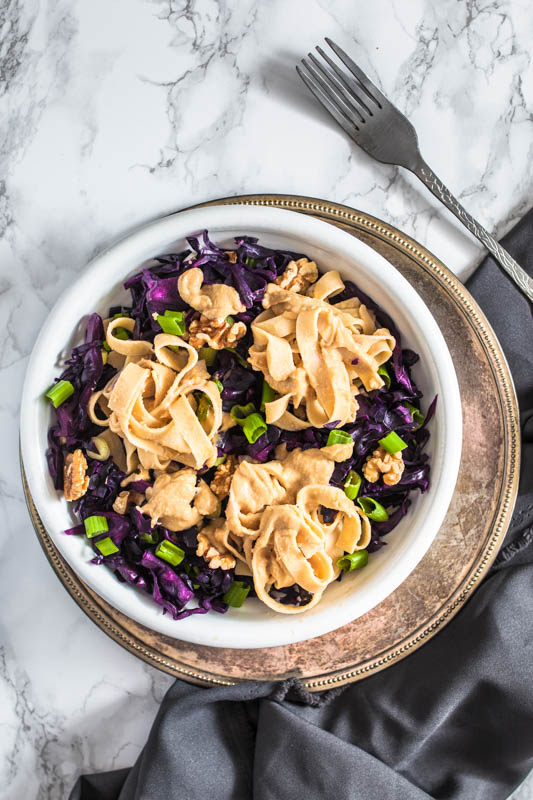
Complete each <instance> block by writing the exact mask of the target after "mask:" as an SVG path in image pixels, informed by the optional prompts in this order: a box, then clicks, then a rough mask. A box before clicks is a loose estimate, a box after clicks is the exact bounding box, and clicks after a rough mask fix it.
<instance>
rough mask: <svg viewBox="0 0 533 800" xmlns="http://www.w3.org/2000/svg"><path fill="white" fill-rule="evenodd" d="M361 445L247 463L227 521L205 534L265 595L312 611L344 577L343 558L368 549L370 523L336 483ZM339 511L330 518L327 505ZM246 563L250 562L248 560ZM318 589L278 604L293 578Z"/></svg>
mask: <svg viewBox="0 0 533 800" xmlns="http://www.w3.org/2000/svg"><path fill="white" fill-rule="evenodd" d="M352 449H353V445H332V446H329V447H323V448H322V449H309V450H305V451H302V450H293V451H292V452H291V453H289V454H288V455H287V454H285V453H282V454H281V456H282V457H281V458H280V459H277V460H274V461H269V462H267V463H265V464H253V463H250V462H247V461H242V462H241V463H240V465H239V467H238V468H237V470H236V472H235V474H234V476H233V480H232V483H231V489H230V494H229V500H228V506H227V508H226V519H225V520H223V519H216V520H213V522H211V523H209V524H208V525H207V526H206V527H205V528H204V529H203V530H202V534H203V535H204V536H205V537H206V538H207V540H209V541H210V543H211V544H212V545H213V547H216V549H217V551H218V552H219V553H220V554H223V555H228V554H231V555H233V556H234V557H235V559H237V560H238V561H239V562H240V563H241V565H242V566H241V567H240V569H239V567H238V568H237V570H236V571H237V573H239V571H243V572H245V573H248V574H249V573H251V574H252V576H253V581H254V587H255V591H256V593H257V596H258V597H259V599H260V600H262V601H263V603H265V604H266V605H267V606H269V607H270V608H272V609H274V610H275V611H279V612H281V613H284V614H295V613H301V612H303V611H307V610H308V609H309V608H311V607H312V606H314V605H316V603H318V602H319V600H320V598H321V596H322V594H323V592H324V590H325V589H326V587H327V586H328V584H330V583H331V582H332V581H334V580H335V579H336V578H337V577H338V575H339V568H338V566H337V560H338V559H339V558H340V557H341V556H342V555H343V554H344V553H345V552H348V553H352V552H354V551H355V550H361V549H364V548H365V547H367V545H368V544H369V542H370V522H369V520H368V518H367V517H366V515H365V514H364V513H363V512H362V511H361V510H360V509H359V508H357V506H356V505H355V504H354V503H353V502H351V501H350V500H348V498H347V497H346V495H345V494H344V492H343V491H342V489H338V488H336V487H334V486H329V485H328V484H329V481H330V479H331V475H332V473H333V469H334V467H335V462H336V461H344V460H345V459H346V458H349V457H350V454H351V451H352ZM323 507H325V508H328V509H332V510H333V511H335V512H336V513H335V515H334V518H333V520H332V522H330V523H326V522H325V521H324V519H323V516H322V512H321V509H322V508H323ZM244 565H245V566H244ZM295 583H296V584H298V585H299V586H301V587H302V588H303V589H305V590H306V591H308V592H311V593H312V595H313V598H312V600H311V601H310V602H309V603H308V604H306V605H304V606H291V605H286V604H283V603H280V602H278V601H277V600H276V599H275V598H274V597H272V596H271V595H270V593H269V592H270V590H271V589H272V588H275V589H282V588H285V587H288V586H292V585H293V584H295Z"/></svg>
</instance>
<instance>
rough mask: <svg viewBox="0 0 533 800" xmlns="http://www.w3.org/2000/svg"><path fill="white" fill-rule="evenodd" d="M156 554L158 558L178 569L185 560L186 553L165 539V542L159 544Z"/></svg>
mask: <svg viewBox="0 0 533 800" xmlns="http://www.w3.org/2000/svg"><path fill="white" fill-rule="evenodd" d="M154 553H155V555H156V556H159V558H162V559H163V561H166V562H167V563H169V564H172V566H173V567H177V566H178V564H181V562H182V561H183V559H184V558H185V552H184V551H183V550H182V549H181V547H178V545H177V544H173V543H172V542H169V541H168V539H163V541H161V542H159V544H158V545H157V547H156V548H155V550H154Z"/></svg>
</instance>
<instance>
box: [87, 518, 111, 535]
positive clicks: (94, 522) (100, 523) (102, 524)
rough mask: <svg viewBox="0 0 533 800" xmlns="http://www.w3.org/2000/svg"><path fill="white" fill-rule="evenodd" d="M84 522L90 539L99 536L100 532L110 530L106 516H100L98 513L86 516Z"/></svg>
mask: <svg viewBox="0 0 533 800" xmlns="http://www.w3.org/2000/svg"><path fill="white" fill-rule="evenodd" d="M83 524H84V526H85V535H86V536H87V538H88V539H92V538H93V536H98V534H99V533H105V532H106V531H108V530H109V525H108V524H107V518H106V517H99V516H97V515H93V516H92V517H86V518H85V519H84V520H83Z"/></svg>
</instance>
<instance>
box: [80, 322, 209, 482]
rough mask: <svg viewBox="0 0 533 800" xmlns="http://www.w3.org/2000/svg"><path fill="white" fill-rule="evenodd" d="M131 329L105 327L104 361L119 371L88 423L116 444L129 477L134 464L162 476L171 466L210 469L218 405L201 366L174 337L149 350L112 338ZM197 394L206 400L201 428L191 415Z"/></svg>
mask: <svg viewBox="0 0 533 800" xmlns="http://www.w3.org/2000/svg"><path fill="white" fill-rule="evenodd" d="M134 325H135V323H134V320H132V319H130V318H128V317H119V318H117V319H113V320H110V321H108V323H107V331H106V341H107V343H108V345H109V347H110V348H111V351H110V354H109V360H110V361H111V362H112V363H113V366H116V367H117V368H118V369H119V371H118V372H117V373H116V374H115V375H114V376H113V378H112V379H111V380H110V381H109V383H108V384H107V385H106V386H105V388H104V389H103V390H101V391H98V392H94V393H93V395H92V396H91V399H90V401H89V405H88V412H89V416H90V418H91V420H92V421H93V422H95V423H96V424H97V425H100V426H102V427H107V428H108V429H109V432H110V433H111V434H115V435H116V436H118V437H119V438H120V440H121V441H122V444H123V446H124V449H125V461H126V471H127V472H128V473H130V472H132V471H133V470H134V469H135V468H136V466H137V465H138V464H140V466H141V467H142V468H143V469H144V470H148V469H156V470H165V469H167V467H168V466H169V465H170V462H171V461H178V462H180V463H181V464H184V465H186V466H188V467H193V468H195V469H200V468H201V467H202V466H204V464H205V465H207V466H208V467H209V466H213V464H214V463H215V460H216V457H217V448H216V444H215V441H216V436H217V433H218V431H219V429H220V426H221V424H222V401H221V398H220V392H219V390H218V388H217V386H216V384H215V383H214V381H212V380H210V376H209V373H208V372H207V369H206V366H205V362H204V361H202V360H200V361H199V360H198V352H197V351H196V350H195V349H194V348H193V347H191V345H190V344H188V342H186V341H184V340H183V339H181V338H180V337H179V336H174V335H172V334H166V333H162V334H158V335H157V336H156V337H155V339H154V343H153V345H152V344H151V343H150V342H146V341H142V340H133V339H127V340H124V339H120V338H117V337H116V336H115V334H114V332H115V330H116V328H118V327H121V328H125V329H126V330H129V331H130V332H132V331H133V329H134ZM198 393H201V394H203V395H205V396H206V397H207V400H208V408H209V412H208V414H207V416H206V419H205V421H204V422H203V423H201V422H200V421H199V419H198V416H197V415H196V413H195V412H196V407H197V402H198V401H197V396H198ZM102 415H103V416H102ZM111 438H113V437H111ZM112 445H114V446H116V442H113V443H112Z"/></svg>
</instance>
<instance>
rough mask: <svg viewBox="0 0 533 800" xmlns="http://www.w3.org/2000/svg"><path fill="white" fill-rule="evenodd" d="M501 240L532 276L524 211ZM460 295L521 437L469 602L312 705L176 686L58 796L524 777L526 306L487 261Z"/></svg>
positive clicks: (343, 795)
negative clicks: (487, 566)
mask: <svg viewBox="0 0 533 800" xmlns="http://www.w3.org/2000/svg"><path fill="white" fill-rule="evenodd" d="M503 243H504V244H505V246H506V247H507V248H508V250H509V251H510V252H511V253H512V254H513V255H514V257H515V258H516V259H517V260H518V261H519V263H520V264H522V265H523V266H524V267H525V269H527V271H528V272H529V274H530V275H533V210H532V211H531V212H529V213H528V214H527V215H526V216H525V217H524V219H523V220H522V221H521V222H520V223H519V224H518V225H517V226H516V227H515V228H514V230H513V231H511V233H510V234H508V236H506V237H505V239H504V240H503ZM469 288H470V290H471V292H472V293H473V295H474V296H475V297H476V298H477V300H478V301H479V303H480V305H481V307H482V308H483V309H484V311H485V313H486V314H487V316H488V318H489V320H490V321H491V323H492V325H493V327H494V329H495V331H496V334H497V335H498V337H499V339H500V342H501V344H502V346H503V349H504V351H505V353H506V355H507V358H508V360H509V362H510V366H511V369H512V372H513V375H514V379H515V383H516V389H517V392H518V399H519V403H520V410H521V423H522V435H523V463H522V473H521V486H520V493H519V498H518V503H517V506H516V511H515V513H514V516H513V521H512V525H511V528H510V531H509V533H508V535H507V537H506V540H505V543H504V547H503V549H502V551H501V552H500V554H499V556H498V558H497V560H496V562H495V564H494V566H493V568H492V570H491V572H490V573H489V575H488V577H487V578H486V579H485V581H484V582H483V584H482V585H481V586H480V587H479V589H478V590H477V591H476V593H475V594H474V596H473V597H472V598H471V600H470V601H469V602H468V603H467V604H466V605H465V607H464V608H463V609H462V610H461V612H460V613H459V614H458V615H457V617H456V618H455V619H454V620H452V621H451V622H450V624H449V625H447V626H446V627H445V628H444V629H443V630H442V631H441V632H440V633H439V634H438V635H437V636H435V638H433V639H432V640H431V641H429V642H428V643H427V644H426V645H424V647H422V648H420V649H419V650H417V651H416V652H415V653H413V654H412V655H411V656H409V657H408V658H406V659H404V660H403V661H401V662H400V663H398V664H396V665H395V666H393V667H390V668H389V669H387V670H385V671H384V672H380V673H379V674H377V675H374V676H372V677H369V678H367V679H366V680H364V681H361V682H360V683H356V684H354V685H353V686H350V687H348V688H345V689H339V690H333V691H330V692H328V693H325V694H322V695H320V696H317V695H309V694H308V693H307V692H306V691H305V689H304V688H303V687H302V686H301V684H299V683H298V681H297V680H295V679H291V680H289V681H285V682H284V683H270V684H264V683H247V684H241V685H238V686H234V687H221V688H215V689H199V688H196V687H193V686H189V685H188V684H186V683H183V682H182V681H179V680H178V681H176V683H175V684H174V685H173V686H172V688H171V689H170V690H169V691H168V693H167V695H166V697H165V699H164V700H163V702H162V704H161V708H160V709H159V713H158V714H157V717H156V720H155V722H154V724H153V727H152V731H151V733H150V736H149V739H148V742H147V744H146V746H145V748H144V750H143V751H142V753H141V755H140V756H139V758H138V760H137V762H136V764H135V765H134V766H133V767H132V769H131V770H129V769H124V770H118V771H114V772H107V773H100V774H96V775H92V776H82V777H81V778H80V779H79V780H78V782H77V784H76V786H75V787H74V789H73V791H72V793H71V795H70V800H171V799H172V800H173V799H174V798H176V800H178V799H179V800H206V798H207V799H208V800H230V798H231V800H248V798H254V800H284V798H290V800H315V799H316V800H330V798H331V799H332V800H333V799H334V800H388V799H389V798H390V799H392V798H394V800H432V799H433V800H437V799H438V800H452V798H453V800H503V798H506V797H507V795H508V794H509V793H510V792H511V791H512V789H513V788H514V787H515V786H516V785H517V784H518V783H519V782H520V781H521V780H522V779H523V778H524V777H525V775H526V774H527V773H528V772H529V771H530V770H531V769H532V767H533V685H532V684H533V681H532V677H533V346H532V344H533V319H532V307H531V305H530V304H529V302H528V301H527V300H526V299H525V298H524V297H523V295H522V294H520V292H519V291H518V289H516V288H515V286H514V284H512V283H511V281H510V280H509V279H508V278H507V277H506V276H504V275H503V274H502V273H501V271H500V269H499V268H498V267H497V265H496V264H495V262H494V261H493V260H492V259H491V258H487V259H485V261H484V262H483V264H482V266H481V267H480V268H479V269H478V271H477V272H476V274H475V275H474V277H473V278H472V280H471V281H470V285H469ZM487 457H490V454H487ZM235 657H236V658H238V652H236V654H235Z"/></svg>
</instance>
